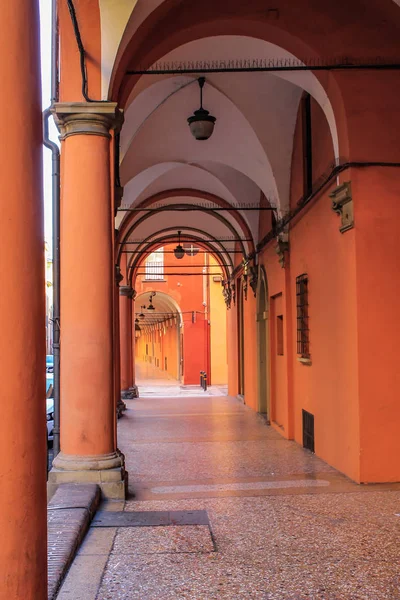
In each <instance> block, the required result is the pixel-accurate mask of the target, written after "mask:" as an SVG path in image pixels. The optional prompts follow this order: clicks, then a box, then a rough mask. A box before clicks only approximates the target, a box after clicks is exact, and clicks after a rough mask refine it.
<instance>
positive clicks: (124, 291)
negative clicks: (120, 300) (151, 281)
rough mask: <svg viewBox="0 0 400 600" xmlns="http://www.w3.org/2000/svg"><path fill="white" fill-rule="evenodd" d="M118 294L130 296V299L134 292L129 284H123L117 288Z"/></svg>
mask: <svg viewBox="0 0 400 600" xmlns="http://www.w3.org/2000/svg"><path fill="white" fill-rule="evenodd" d="M119 295H120V296H125V297H126V298H130V299H131V300H132V299H133V298H134V296H135V295H136V292H135V290H133V289H132V288H131V286H130V285H123V286H120V288H119Z"/></svg>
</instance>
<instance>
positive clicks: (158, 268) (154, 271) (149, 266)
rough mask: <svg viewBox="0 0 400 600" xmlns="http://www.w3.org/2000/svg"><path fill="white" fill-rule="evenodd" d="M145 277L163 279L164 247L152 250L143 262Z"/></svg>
mask: <svg viewBox="0 0 400 600" xmlns="http://www.w3.org/2000/svg"><path fill="white" fill-rule="evenodd" d="M145 272H146V276H145V278H146V279H151V280H152V281H154V280H157V279H162V280H163V279H164V248H159V249H158V250H156V251H155V252H152V253H151V254H150V256H149V257H148V258H147V260H146V263H145Z"/></svg>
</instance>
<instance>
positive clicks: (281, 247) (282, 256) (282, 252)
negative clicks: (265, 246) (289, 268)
mask: <svg viewBox="0 0 400 600" xmlns="http://www.w3.org/2000/svg"><path fill="white" fill-rule="evenodd" d="M275 252H276V253H277V255H278V258H279V264H280V265H281V267H282V269H284V268H285V267H286V259H287V255H288V252H289V241H288V240H285V239H283V238H280V237H279V238H278V239H277V244H276V246H275Z"/></svg>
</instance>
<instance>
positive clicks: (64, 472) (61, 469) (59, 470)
mask: <svg viewBox="0 0 400 600" xmlns="http://www.w3.org/2000/svg"><path fill="white" fill-rule="evenodd" d="M61 483H96V484H97V485H98V486H99V487H100V489H101V493H102V496H103V497H104V498H106V499H109V500H111V499H112V500H125V498H126V492H127V489H128V472H127V471H125V465H124V457H123V455H121V454H118V453H116V452H114V453H112V454H107V455H100V456H69V455H65V454H63V453H62V452H60V454H59V455H58V456H57V457H56V458H55V459H54V461H53V468H52V469H51V471H50V472H49V477H48V482H47V491H48V496H49V498H51V497H52V496H53V495H54V493H55V492H56V490H57V488H58V486H59V485H60V484H61Z"/></svg>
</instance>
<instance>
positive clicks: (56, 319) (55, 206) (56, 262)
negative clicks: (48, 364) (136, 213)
mask: <svg viewBox="0 0 400 600" xmlns="http://www.w3.org/2000/svg"><path fill="white" fill-rule="evenodd" d="M51 43H52V48H51V104H52V105H53V103H54V102H57V100H58V18H57V1H56V0H52V41H51ZM50 117H51V108H46V110H45V111H44V112H43V144H44V145H45V146H46V148H48V149H49V150H51V153H52V174H51V178H52V213H53V355H54V370H53V389H54V430H53V454H54V458H55V457H56V456H57V454H59V452H60V150H59V148H58V146H57V144H56V143H55V142H53V141H51V140H50V138H49V118H50Z"/></svg>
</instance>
